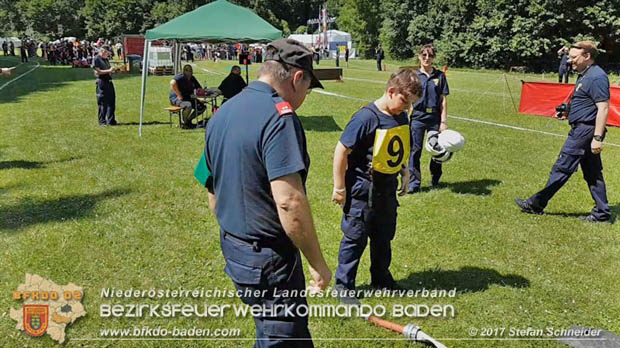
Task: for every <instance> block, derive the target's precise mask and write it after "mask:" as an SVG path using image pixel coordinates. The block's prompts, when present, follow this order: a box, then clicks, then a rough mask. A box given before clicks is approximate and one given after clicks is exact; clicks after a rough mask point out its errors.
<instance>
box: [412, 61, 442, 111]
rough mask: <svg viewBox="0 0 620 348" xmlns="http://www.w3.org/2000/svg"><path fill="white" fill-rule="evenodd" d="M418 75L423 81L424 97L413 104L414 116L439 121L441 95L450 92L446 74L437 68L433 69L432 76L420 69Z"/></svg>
mask: <svg viewBox="0 0 620 348" xmlns="http://www.w3.org/2000/svg"><path fill="white" fill-rule="evenodd" d="M418 77H419V78H420V82H421V83H422V97H421V98H420V100H418V101H417V102H416V103H415V104H413V117H412V118H416V119H433V120H437V122H439V117H440V115H439V108H440V107H441V105H440V102H441V96H442V95H448V94H450V88H449V87H448V80H446V75H445V74H444V73H443V72H442V71H440V70H437V69H433V72H432V73H431V74H430V76H427V75H426V74H425V73H423V72H422V71H419V70H418Z"/></svg>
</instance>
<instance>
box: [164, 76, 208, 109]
mask: <svg viewBox="0 0 620 348" xmlns="http://www.w3.org/2000/svg"><path fill="white" fill-rule="evenodd" d="M174 80H175V81H176V82H177V87H178V88H179V91H180V92H181V96H182V97H183V101H191V99H192V94H194V89H198V88H202V87H201V86H200V83H198V80H196V78H195V77H194V76H193V75H192V78H191V79H189V80H188V79H187V78H185V75H183V74H180V75H177V76H175V77H174ZM176 99H177V95H176V93H174V91H172V90H171V91H170V100H171V101H172V102H175V101H176Z"/></svg>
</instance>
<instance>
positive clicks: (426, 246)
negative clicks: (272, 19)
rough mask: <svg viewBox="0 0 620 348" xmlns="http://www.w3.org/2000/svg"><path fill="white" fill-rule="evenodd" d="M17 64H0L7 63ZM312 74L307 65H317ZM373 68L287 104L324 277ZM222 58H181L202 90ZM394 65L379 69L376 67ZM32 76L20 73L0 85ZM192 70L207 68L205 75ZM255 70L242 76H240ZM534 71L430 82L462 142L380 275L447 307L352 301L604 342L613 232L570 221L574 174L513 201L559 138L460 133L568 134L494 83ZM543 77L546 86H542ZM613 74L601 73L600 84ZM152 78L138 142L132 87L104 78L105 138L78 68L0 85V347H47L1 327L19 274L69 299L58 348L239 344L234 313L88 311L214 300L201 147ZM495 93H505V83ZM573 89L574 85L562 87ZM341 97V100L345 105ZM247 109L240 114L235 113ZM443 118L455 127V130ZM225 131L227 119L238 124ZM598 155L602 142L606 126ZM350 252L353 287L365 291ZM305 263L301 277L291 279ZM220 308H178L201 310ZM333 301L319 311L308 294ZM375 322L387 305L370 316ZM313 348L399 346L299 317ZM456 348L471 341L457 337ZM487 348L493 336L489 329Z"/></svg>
mask: <svg viewBox="0 0 620 348" xmlns="http://www.w3.org/2000/svg"><path fill="white" fill-rule="evenodd" d="M18 60H19V57H0V66H14V65H17V64H18ZM333 64H334V63H333V62H325V61H322V62H321V65H320V66H321V67H324V66H333ZM374 64H375V63H374V61H352V62H351V63H350V68H348V69H345V71H344V76H345V78H346V80H345V82H344V83H337V82H325V83H324V85H325V91H327V92H331V93H335V94H338V95H342V96H348V97H352V99H345V98H341V97H336V96H333V95H325V94H321V93H317V92H318V91H316V92H314V93H312V94H310V95H309V96H308V98H307V100H306V102H305V104H304V105H303V106H302V107H301V109H300V110H298V114H299V115H300V117H301V120H302V122H303V124H304V128H305V130H306V134H307V137H308V146H309V152H310V156H311V159H312V165H311V169H310V175H309V178H308V183H307V187H308V196H309V199H310V203H311V205H312V210H313V215H314V220H315V224H316V228H317V232H318V235H319V238H320V241H321V245H322V248H323V251H324V253H325V255H326V258H327V261H328V263H329V265H330V266H331V267H332V268H334V269H335V267H336V265H337V255H338V246H339V242H340V238H341V232H340V218H341V211H340V209H339V208H338V207H337V206H335V205H333V204H332V203H331V202H330V199H331V190H332V178H331V172H332V171H331V169H332V153H333V149H334V146H335V144H336V143H337V141H338V138H339V136H340V133H341V131H342V129H343V128H344V126H345V125H346V123H347V120H348V119H349V117H350V116H351V115H352V114H353V113H354V112H355V111H356V110H357V109H358V108H359V107H360V106H362V105H363V104H364V103H365V102H364V101H363V100H372V99H375V98H377V97H379V96H380V95H381V93H382V91H383V88H384V83H385V81H386V80H387V78H388V76H389V73H388V72H378V71H375V69H374ZM231 65H232V64H231V63H230V62H220V63H218V64H215V63H213V62H199V63H197V66H196V68H195V72H196V75H197V78H198V80H199V81H200V82H201V83H203V82H205V81H206V82H207V85H208V86H210V87H211V86H217V85H218V84H219V82H220V81H221V79H222V78H223V75H225V74H227V73H228V70H227V69H226V68H227V67H230V66H231ZM397 66H398V65H397V63H394V62H388V69H395V68H396V67H397ZM34 67H35V63H34V62H31V63H28V64H25V65H21V66H19V67H18V68H17V70H16V71H15V74H14V75H13V76H11V77H0V88H2V87H1V86H3V85H4V84H5V83H7V82H8V81H10V80H11V79H12V78H15V77H16V76H19V75H20V74H22V73H25V72H28V71H29V70H30V69H32V68H34ZM207 70H208V71H209V72H207ZM256 70H257V69H256V66H252V69H251V78H253V77H254V76H255V73H256ZM542 77H543V76H541V75H540V74H538V75H529V74H526V75H524V74H512V75H510V74H509V75H507V77H506V78H504V76H503V75H502V73H501V72H493V71H488V72H483V71H465V70H454V69H450V70H449V71H448V81H449V84H450V88H451V91H452V92H451V94H450V96H449V99H448V100H449V102H448V108H449V114H450V115H451V116H453V117H451V118H449V121H448V126H449V127H450V128H452V129H455V130H458V131H459V132H461V133H462V134H463V135H464V136H465V137H466V139H467V146H466V148H465V150H464V151H463V152H461V153H458V154H456V155H455V157H454V159H453V160H452V161H451V162H450V163H448V164H446V165H445V167H444V177H443V182H444V185H443V187H441V188H439V189H435V190H428V189H426V187H427V186H428V184H429V180H430V179H429V173H428V169H427V168H428V165H427V163H428V160H429V157H428V154H426V153H425V154H424V155H423V158H422V163H423V168H424V171H423V187H424V188H425V189H423V192H422V193H420V194H417V195H409V196H406V197H402V198H400V208H399V216H398V227H397V233H396V237H395V240H394V242H393V262H392V267H391V269H392V273H393V274H394V277H395V278H396V279H397V281H398V282H399V284H400V285H402V286H403V287H406V288H410V289H414V290H415V289H422V288H427V289H452V288H456V289H457V291H458V294H457V295H456V297H454V298H442V299H437V298H434V299H433V298H412V299H411V298H405V299H399V298H370V299H365V300H363V302H364V303H367V304H371V305H379V304H383V305H385V306H386V307H388V309H391V308H392V306H393V305H395V304H403V305H406V304H427V305H433V304H441V305H444V304H451V305H453V306H454V308H455V309H456V315H455V317H454V318H440V319H439V318H392V317H390V316H389V315H388V316H387V318H388V319H393V321H396V322H398V323H400V324H403V325H404V324H406V323H407V322H413V323H416V324H417V325H420V326H421V327H422V328H423V329H424V330H425V331H426V332H428V333H430V334H431V335H433V336H434V337H436V338H439V339H440V340H442V341H443V343H444V344H446V345H447V346H448V347H563V346H564V345H562V344H560V343H558V342H556V341H553V340H540V339H539V340H534V341H528V340H501V341H500V340H486V339H481V338H483V337H480V332H481V331H479V333H478V334H477V335H476V336H475V337H471V336H470V331H471V328H476V329H478V330H482V329H483V328H506V330H508V329H509V328H521V329H525V328H528V327H531V328H533V329H545V328H547V327H554V328H557V329H563V328H564V329H567V328H569V327H570V326H572V325H583V326H590V327H595V328H600V329H605V330H609V331H612V332H615V333H617V334H619V333H620V319H619V318H620V292H619V291H618V289H620V277H618V274H619V273H618V272H619V271H618V270H619V269H620V257H619V255H620V227H619V225H618V224H614V225H592V224H588V223H584V222H581V221H580V220H579V219H578V218H577V215H580V214H586V213H588V212H589V210H590V209H591V207H592V204H593V202H592V199H591V198H590V195H589V192H588V190H587V186H586V184H585V182H584V181H583V179H582V178H581V173H576V174H575V175H574V177H573V178H572V179H571V180H570V181H569V183H568V184H567V185H566V186H565V187H564V188H563V189H562V190H561V191H560V192H559V193H558V195H557V196H556V197H555V198H554V199H553V200H552V201H551V203H550V205H549V207H548V209H547V214H546V215H543V216H531V215H525V214H522V213H520V212H519V209H518V208H517V207H516V205H515V204H514V203H513V198H515V197H527V196H529V195H530V194H532V193H534V192H535V191H537V190H538V189H540V188H542V186H543V185H544V183H545V181H546V179H547V176H548V173H549V170H550V169H551V166H552V164H553V162H554V161H555V158H556V156H557V154H558V152H559V149H560V147H561V145H562V143H563V138H562V137H555V136H550V135H544V134H540V133H535V132H530V131H520V130H515V129H511V128H505V127H499V126H494V125H491V124H482V123H477V122H474V121H476V120H481V121H487V122H492V123H498V124H504V125H511V126H517V127H524V128H528V129H531V130H540V131H545V132H549V133H554V134H559V135H564V134H567V133H568V125H567V124H566V123H564V122H560V121H557V120H554V119H551V118H545V117H537V116H528V115H519V114H517V113H515V112H514V110H513V105H512V101H511V98H510V95H509V93H508V88H507V85H506V84H507V83H508V86H509V89H510V90H511V91H512V94H513V96H514V98H515V102H516V103H518V100H519V90H520V82H519V80H520V79H525V80H530V81H537V80H540V79H541V78H542ZM545 78H547V79H549V80H555V79H556V78H557V77H556V76H554V75H546V76H545ZM615 79H617V77H612V78H611V80H612V81H614V80H615ZM169 80H170V77H149V82H148V89H147V98H146V112H145V122H146V125H145V127H144V129H143V135H142V137H141V138H139V137H138V126H137V122H138V121H139V106H140V102H139V96H140V77H139V76H138V75H129V74H123V75H118V76H117V77H115V80H114V82H115V86H116V93H117V119H118V121H119V122H120V123H121V125H120V126H117V127H104V128H102V127H99V126H97V115H96V107H97V106H96V101H95V95H94V94H95V93H94V92H95V83H94V77H93V74H92V72H91V71H90V70H89V69H71V68H69V67H60V66H56V67H52V66H48V65H47V64H45V63H44V62H43V61H41V66H40V67H39V68H37V69H35V70H33V71H32V72H30V73H29V74H28V75H25V76H24V77H23V78H21V79H19V80H18V81H15V82H13V83H11V84H10V85H8V86H7V87H5V88H3V89H1V90H0V122H1V126H0V255H1V256H0V260H1V263H2V268H1V269H2V272H1V273H0V293H2V294H3V295H2V296H0V337H1V339H0V346H3V347H26V346H27V347H47V346H55V345H56V342H55V341H53V340H51V339H50V338H49V337H48V336H44V337H41V338H37V339H34V338H30V337H28V336H27V335H26V334H24V333H23V332H21V331H17V330H16V329H15V321H13V320H12V319H11V318H10V317H9V314H8V313H9V308H10V307H13V308H20V307H21V302H17V301H14V300H13V299H12V298H11V292H12V291H14V290H16V288H17V286H18V285H19V284H20V283H22V282H23V281H24V275H25V273H33V274H38V275H41V276H42V277H44V278H46V279H49V280H52V281H54V282H56V283H57V284H67V283H69V282H73V283H75V284H77V285H79V286H82V287H83V288H84V289H85V293H86V296H85V298H84V300H83V303H84V306H85V309H86V311H87V312H88V315H87V316H86V317H85V318H81V319H79V320H78V321H76V322H75V323H73V324H72V325H70V326H69V327H68V328H67V329H66V333H67V339H68V343H67V346H81V347H238V346H251V345H252V339H253V337H254V323H253V321H252V319H251V318H236V317H234V315H232V313H229V314H227V315H226V316H225V317H224V318H208V319H204V318H176V319H165V318H156V319H150V318H124V319H110V318H101V317H100V316H99V306H100V305H101V304H102V303H114V304H128V303H155V304H163V303H165V302H166V301H164V300H146V301H145V300H126V299H103V298H101V296H100V292H101V289H102V288H105V287H110V288H117V289H128V288H133V289H150V288H155V289H177V288H184V289H194V288H214V287H218V288H221V289H222V288H228V289H232V282H231V281H230V279H229V278H228V277H227V276H226V275H225V274H224V272H223V267H224V260H223V257H222V256H221V252H220V249H219V240H218V226H217V222H216V221H215V219H214V218H213V217H212V216H211V215H210V213H209V211H208V208H207V203H206V193H205V191H204V189H202V188H201V187H200V186H199V185H198V184H197V182H196V181H195V180H194V178H193V176H192V173H193V168H194V165H195V164H196V162H197V159H198V157H199V156H200V154H201V152H202V148H203V146H204V133H203V130H191V131H188V130H181V129H179V128H178V127H176V126H173V127H172V128H171V127H170V126H169V124H168V115H167V113H166V112H165V111H163V108H164V107H166V106H167V105H168V100H167V96H168V88H169V87H168V81H169ZM506 81H507V82H506ZM572 81H574V77H573V79H572ZM355 98H357V99H355ZM248 112H251V110H248ZM455 117H458V118H455ZM240 126H243V125H240ZM606 141H608V142H610V143H617V144H620V130H619V129H617V128H611V129H610V130H609V134H608V136H607V140H606ZM603 161H604V164H605V178H606V181H607V187H608V194H609V199H610V205H611V206H612V210H613V213H614V214H615V215H617V214H619V213H620V200H619V199H618V194H617V192H618V190H619V188H620V168H619V167H618V165H617V164H618V163H620V148H619V147H614V146H609V145H608V146H606V147H605V149H604V152H603ZM368 267H369V259H368V253H365V254H364V257H363V259H362V264H361V266H360V271H359V274H358V278H357V284H358V286H360V287H362V288H364V287H367V286H368V284H369V282H370V279H369V272H368ZM306 269H307V267H306ZM205 301H207V302H209V303H217V304H225V303H230V304H233V303H240V302H239V301H238V300H236V299H234V300H233V299H222V298H216V299H206V300H205V299H201V300H192V299H180V300H178V301H176V300H172V302H181V303H185V302H187V303H192V304H202V303H203V302H205ZM310 302H311V303H312V304H335V303H337V302H336V300H335V299H331V298H330V299H311V300H310ZM388 312H389V310H388ZM134 326H136V327H142V326H151V327H158V326H160V327H165V328H173V327H175V326H176V327H188V328H189V327H194V326H195V327H198V328H209V329H211V330H215V329H217V328H240V329H241V335H240V337H241V338H244V339H245V340H226V341H208V340H202V341H199V340H187V341H165V342H162V341H156V340H142V341H109V340H108V341H104V340H101V341H100V340H84V339H98V338H101V337H100V329H105V328H108V329H115V328H128V327H129V328H132V327H134ZM310 330H311V332H312V333H313V336H314V337H315V339H316V340H315V345H316V346H317V347H406V346H410V345H411V344H410V343H408V342H405V341H402V340H400V337H398V336H396V335H395V334H393V333H391V332H388V331H385V330H383V329H380V328H376V327H373V326H371V325H369V324H367V323H364V322H363V320H361V319H343V318H311V319H310ZM472 338H473V339H472ZM503 338H514V337H507V334H506V335H504V337H503Z"/></svg>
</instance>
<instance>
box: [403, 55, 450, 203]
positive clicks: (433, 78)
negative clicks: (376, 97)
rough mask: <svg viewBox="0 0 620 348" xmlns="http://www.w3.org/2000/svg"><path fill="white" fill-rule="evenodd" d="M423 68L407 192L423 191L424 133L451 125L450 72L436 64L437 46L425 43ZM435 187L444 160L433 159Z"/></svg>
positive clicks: (412, 123)
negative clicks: (448, 99) (421, 164)
mask: <svg viewBox="0 0 620 348" xmlns="http://www.w3.org/2000/svg"><path fill="white" fill-rule="evenodd" d="M418 59H419V60H420V69H419V70H418V77H419V78H420V81H421V82H422V98H421V99H420V100H419V101H418V102H417V103H415V104H414V105H413V113H412V115H411V120H410V123H409V127H410V129H411V156H410V157H409V187H408V189H407V193H410V194H412V193H417V192H420V185H421V184H422V172H421V171H420V157H421V156H422V149H423V148H424V146H423V144H424V134H425V133H426V132H428V131H431V130H432V131H438V132H443V131H444V130H446V129H447V128H448V102H447V99H446V97H447V96H448V94H450V89H449V88H448V81H447V80H446V75H444V73H443V72H442V71H440V70H437V69H435V68H434V67H433V61H434V59H435V48H434V47H433V45H424V46H422V47H421V48H420V52H419V55H418ZM430 171H431V186H432V187H436V186H437V185H439V179H440V178H441V175H442V173H443V170H442V168H441V163H440V162H437V161H434V160H433V159H431V161H430Z"/></svg>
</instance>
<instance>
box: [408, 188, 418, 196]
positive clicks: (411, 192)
mask: <svg viewBox="0 0 620 348" xmlns="http://www.w3.org/2000/svg"><path fill="white" fill-rule="evenodd" d="M418 192H420V188H419V187H414V188H412V189H409V190H408V191H407V194H410V195H412V194H414V193H418Z"/></svg>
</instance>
